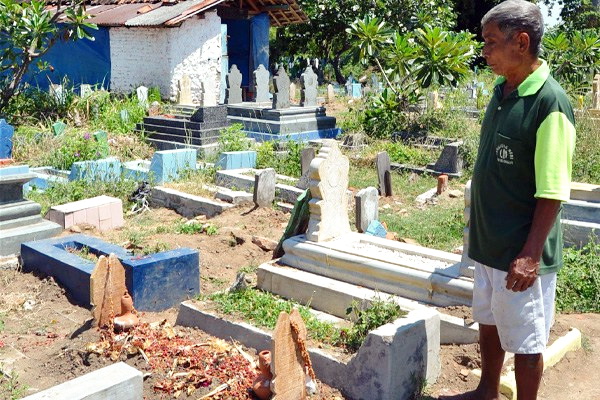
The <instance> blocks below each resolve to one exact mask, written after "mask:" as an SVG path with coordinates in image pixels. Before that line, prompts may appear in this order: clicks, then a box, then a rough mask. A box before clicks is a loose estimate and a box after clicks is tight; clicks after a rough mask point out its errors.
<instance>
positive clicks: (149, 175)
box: [123, 149, 197, 184]
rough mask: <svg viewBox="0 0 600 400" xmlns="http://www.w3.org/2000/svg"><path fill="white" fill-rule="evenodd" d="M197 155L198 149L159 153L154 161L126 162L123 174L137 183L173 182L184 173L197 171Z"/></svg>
mask: <svg viewBox="0 0 600 400" xmlns="http://www.w3.org/2000/svg"><path fill="white" fill-rule="evenodd" d="M196 154H197V150H196V149H178V150H162V151H157V152H155V153H154V155H153V156H152V161H145V160H136V161H129V162H126V163H125V164H124V165H123V173H124V175H125V177H126V178H128V179H133V180H136V181H152V182H154V183H159V184H161V183H164V182H171V181H174V180H176V179H178V178H179V177H180V176H181V173H182V172H184V171H191V170H195V169H196Z"/></svg>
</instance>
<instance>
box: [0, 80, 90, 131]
mask: <svg viewBox="0 0 600 400" xmlns="http://www.w3.org/2000/svg"><path fill="white" fill-rule="evenodd" d="M61 85H62V95H61V96H60V97H58V96H55V95H54V93H51V92H50V91H48V90H41V89H39V88H38V87H34V86H28V87H27V88H26V89H25V90H23V91H22V92H20V93H19V94H17V95H15V96H13V98H12V99H11V101H10V103H9V105H8V107H7V109H6V111H5V112H4V113H5V114H6V116H7V118H8V119H9V121H10V122H11V123H13V124H23V123H31V124H35V123H38V122H43V123H47V122H49V121H52V122H53V121H56V120H59V119H60V120H69V119H72V118H73V117H74V110H75V108H76V107H77V103H78V101H79V97H78V96H77V95H76V93H75V91H74V88H73V85H72V84H71V83H70V82H69V81H68V80H67V78H65V79H63V81H62V82H61Z"/></svg>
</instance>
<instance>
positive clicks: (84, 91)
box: [79, 83, 94, 97]
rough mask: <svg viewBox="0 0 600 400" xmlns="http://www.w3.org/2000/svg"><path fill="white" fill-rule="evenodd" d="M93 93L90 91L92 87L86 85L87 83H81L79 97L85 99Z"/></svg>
mask: <svg viewBox="0 0 600 400" xmlns="http://www.w3.org/2000/svg"><path fill="white" fill-rule="evenodd" d="M93 92H94V90H93V89H92V85H90V84H87V83H82V84H81V85H80V86H79V97H87V96H89V95H91V94H92V93H93Z"/></svg>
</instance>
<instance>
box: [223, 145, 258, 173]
mask: <svg viewBox="0 0 600 400" xmlns="http://www.w3.org/2000/svg"><path fill="white" fill-rule="evenodd" d="M215 166H216V167H218V168H220V169H240V168H255V167H256V151H252V150H248V151H224V152H222V153H219V160H218V161H217V163H216V164H215Z"/></svg>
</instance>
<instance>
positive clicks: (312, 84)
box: [300, 65, 317, 107]
mask: <svg viewBox="0 0 600 400" xmlns="http://www.w3.org/2000/svg"><path fill="white" fill-rule="evenodd" d="M300 84H301V85H302V92H301V98H300V105H301V106H302V107H316V105H317V75H316V74H315V73H314V71H313V69H312V67H311V66H310V65H309V66H308V67H306V69H305V70H304V73H302V75H301V76H300Z"/></svg>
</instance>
